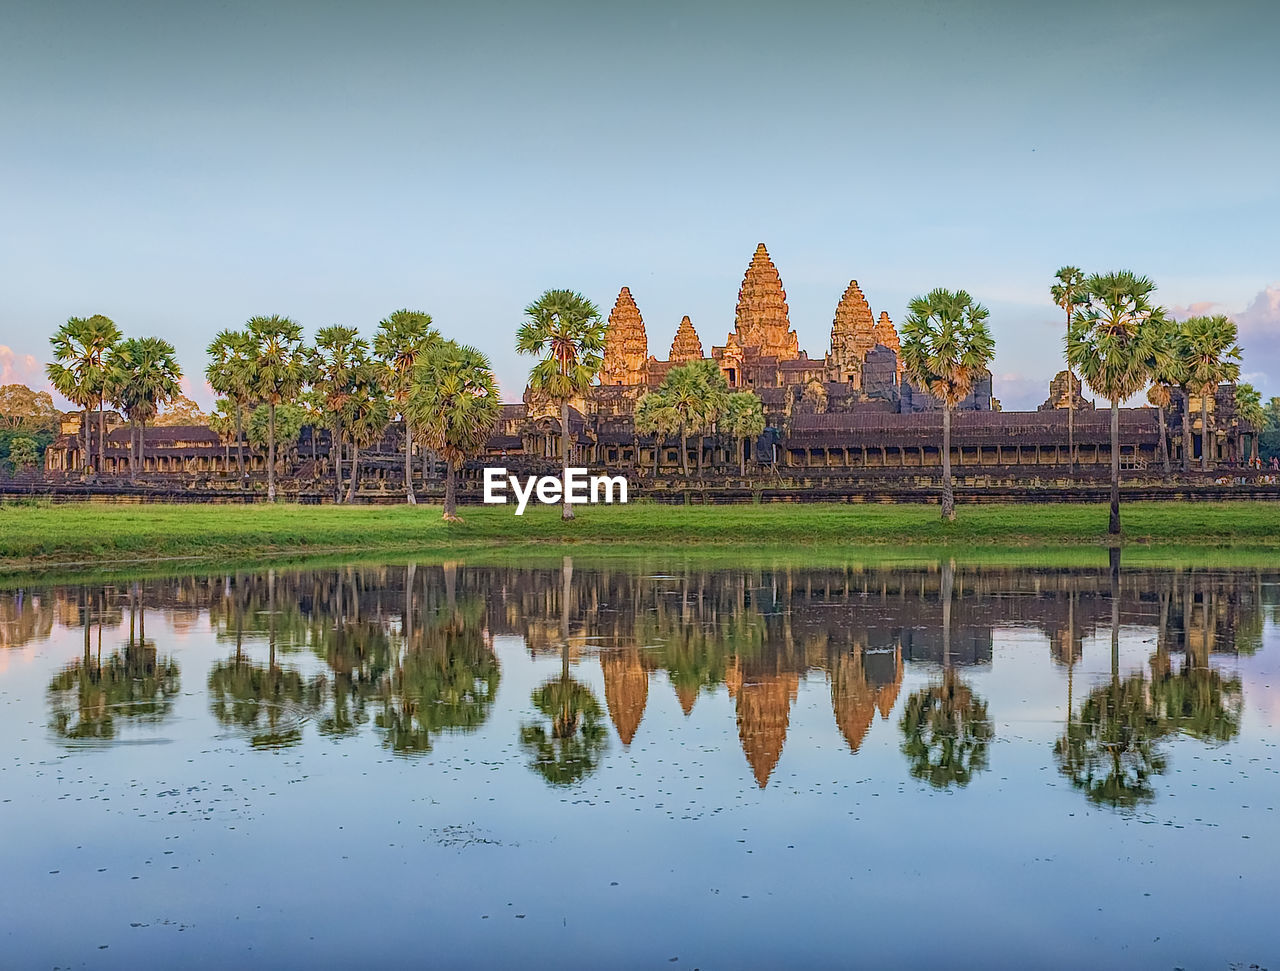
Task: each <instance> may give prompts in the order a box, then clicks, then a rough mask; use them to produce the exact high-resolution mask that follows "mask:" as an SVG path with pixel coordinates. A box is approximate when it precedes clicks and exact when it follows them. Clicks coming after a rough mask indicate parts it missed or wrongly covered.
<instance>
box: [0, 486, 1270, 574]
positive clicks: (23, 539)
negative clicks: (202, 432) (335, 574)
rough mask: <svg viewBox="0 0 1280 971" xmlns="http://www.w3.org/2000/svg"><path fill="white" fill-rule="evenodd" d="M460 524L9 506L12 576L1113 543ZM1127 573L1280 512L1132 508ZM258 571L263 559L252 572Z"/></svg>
mask: <svg viewBox="0 0 1280 971" xmlns="http://www.w3.org/2000/svg"><path fill="white" fill-rule="evenodd" d="M463 512H464V516H465V521H464V522H462V523H456V524H452V525H449V524H446V523H444V522H442V521H441V519H440V514H439V510H438V509H436V508H433V507H427V506H418V507H407V506H355V507H341V506H290V505H280V506H262V505H254V506H233V505H216V506H203V505H115V504H103V505H97V504H84V505H63V506H47V505H42V506H2V507H0V569H4V570H7V571H15V570H23V569H30V568H32V567H39V566H49V565H53V564H71V563H81V564H86V565H88V564H104V561H105V562H121V561H128V560H135V561H136V560H160V559H165V558H174V557H200V558H202V559H206V560H218V561H224V562H229V561H233V560H240V561H243V560H244V559H245V558H255V559H256V558H266V557H270V558H272V559H273V560H274V559H276V558H296V557H304V556H305V557H308V558H314V557H316V556H320V555H325V554H334V555H335V556H339V557H341V558H343V559H351V558H352V557H363V556H364V555H366V554H368V555H371V556H373V557H375V558H382V559H385V558H387V557H389V556H392V555H399V556H405V555H413V556H415V557H418V556H421V557H423V558H427V559H431V558H440V557H445V556H448V557H454V556H461V555H462V554H466V558H467V559H468V560H469V561H474V560H475V559H476V558H477V556H483V557H484V558H485V559H495V558H496V559H510V558H520V559H526V558H530V557H538V556H545V555H555V556H558V555H560V554H561V553H563V552H574V553H575V555H590V556H593V557H594V556H605V557H612V556H628V557H632V556H637V557H641V558H644V556H645V555H646V554H661V555H662V556H663V557H664V558H666V559H670V558H671V557H676V558H682V557H689V556H694V557H696V558H697V559H699V560H702V559H703V558H706V559H707V560H708V561H715V560H717V559H720V560H721V561H722V562H725V563H735V564H741V563H744V562H754V561H756V560H764V561H776V560H783V559H787V558H788V557H789V555H790V554H799V555H801V556H803V558H804V561H805V562H806V563H814V562H824V561H828V560H830V561H832V562H843V563H848V562H856V561H869V562H878V563H883V562H897V561H899V560H901V561H914V562H919V561H921V560H930V559H934V560H936V559H937V557H938V556H939V555H946V556H951V557H956V558H959V559H964V560H965V561H968V562H992V563H994V562H999V563H1002V564H1008V565H1019V564H1021V565H1028V564H1033V563H1034V564H1038V565H1044V566H1072V565H1079V566H1086V565H1089V566H1091V565H1094V564H1095V562H1096V561H1097V560H1098V557H1099V555H1100V554H1101V555H1102V556H1103V557H1104V558H1105V553H1102V551H1101V549H1100V548H1101V547H1104V546H1105V545H1106V544H1107V542H1108V537H1107V534H1106V526H1107V515H1106V507H1105V506H1102V505H1096V506H1094V505H1087V506H1086V505H1034V504H1029V503H1028V504H1016V505H991V506H965V507H962V508H961V509H960V515H959V518H958V520H957V521H956V522H955V523H952V524H943V523H941V522H940V521H939V520H938V512H937V507H935V506H905V505H793V504H775V505H761V506H693V507H680V506H675V507H669V506H654V505H632V506H626V507H614V508H603V507H595V508H585V509H582V510H580V513H579V518H578V519H577V520H575V521H574V522H572V523H568V524H562V523H561V522H560V519H559V513H558V511H557V510H555V509H547V508H537V509H531V510H529V511H528V512H527V513H526V514H525V515H524V516H522V517H516V516H514V515H512V513H511V507H509V506H507V507H492V508H488V507H485V508H469V509H465V510H464V511H463ZM1123 515H1124V525H1125V536H1124V541H1125V544H1126V547H1127V550H1126V555H1125V561H1126V564H1129V563H1132V564H1134V565H1142V564H1145V565H1152V566H1157V565H1165V564H1168V563H1170V562H1176V561H1178V560H1183V561H1185V562H1187V563H1195V564H1197V565H1205V564H1206V563H1207V562H1217V563H1220V564H1221V565H1249V564H1251V563H1255V562H1256V563H1258V565H1262V563H1263V561H1264V560H1266V561H1270V560H1274V558H1275V556H1276V554H1277V552H1280V502H1275V503H1270V502H1241V503H1133V504H1132V505H1129V506H1127V507H1125V509H1124V512H1123ZM242 565H247V564H243V563H242Z"/></svg>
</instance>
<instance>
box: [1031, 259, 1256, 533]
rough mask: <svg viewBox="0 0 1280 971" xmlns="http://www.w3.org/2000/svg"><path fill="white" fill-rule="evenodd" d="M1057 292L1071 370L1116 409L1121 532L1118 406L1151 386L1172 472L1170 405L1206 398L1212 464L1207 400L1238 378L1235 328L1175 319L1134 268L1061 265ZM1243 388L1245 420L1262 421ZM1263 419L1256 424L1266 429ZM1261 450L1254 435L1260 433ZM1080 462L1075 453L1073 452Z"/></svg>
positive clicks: (1114, 508)
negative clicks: (1179, 395) (1178, 394)
mask: <svg viewBox="0 0 1280 971" xmlns="http://www.w3.org/2000/svg"><path fill="white" fill-rule="evenodd" d="M1057 280H1058V282H1057V283H1055V284H1053V286H1052V287H1051V293H1052V294H1053V296H1054V298H1055V300H1056V301H1058V303H1059V306H1062V307H1064V308H1065V309H1066V312H1067V333H1066V350H1067V368H1068V373H1069V374H1070V373H1072V372H1074V371H1077V370H1078V371H1079V372H1080V375H1081V377H1082V378H1083V380H1084V382H1085V384H1087V385H1088V386H1089V387H1090V388H1091V389H1092V390H1093V391H1094V393H1096V394H1098V395H1100V396H1102V397H1103V398H1106V399H1107V400H1108V401H1109V402H1110V405H1111V518H1110V524H1109V530H1110V532H1111V533H1113V534H1114V533H1119V532H1120V413H1119V409H1120V403H1121V402H1122V401H1125V400H1126V399H1128V398H1132V397H1133V396H1134V395H1136V394H1138V393H1139V392H1141V391H1142V390H1143V389H1144V388H1145V389H1148V398H1149V400H1150V401H1151V403H1152V404H1153V405H1155V406H1156V408H1157V411H1158V413H1159V420H1160V448H1161V454H1162V460H1163V464H1164V470H1165V474H1166V475H1168V474H1169V472H1170V468H1169V466H1170V460H1169V449H1168V439H1167V434H1166V425H1165V408H1166V407H1168V405H1169V402H1170V400H1171V399H1172V390H1173V389H1174V388H1180V389H1182V390H1183V391H1184V392H1185V393H1186V394H1187V396H1188V401H1189V400H1190V396H1191V395H1199V397H1200V420H1201V430H1202V437H1201V450H1200V461H1201V468H1202V469H1205V470H1207V469H1208V468H1209V462H1210V452H1211V447H1210V441H1211V439H1210V435H1209V398H1210V396H1211V395H1214V394H1215V393H1216V392H1217V389H1218V386H1219V385H1220V384H1222V383H1223V382H1233V381H1235V380H1237V379H1238V378H1239V377H1240V364H1239V362H1240V347H1239V345H1238V344H1237V332H1236V325H1235V323H1234V322H1232V321H1231V320H1230V319H1229V318H1228V317H1225V316H1223V315H1221V314H1218V315H1214V316H1196V317H1191V318H1189V319H1187V320H1183V321H1176V320H1174V319H1173V318H1172V316H1171V315H1170V314H1169V313H1168V312H1167V311H1166V310H1165V308H1163V307H1161V306H1159V305H1158V304H1157V303H1156V302H1155V290H1156V287H1155V284H1154V283H1152V282H1151V280H1150V279H1149V278H1147V277H1145V276H1139V275H1137V274H1135V273H1133V272H1131V271H1129V270H1120V271H1117V272H1114V273H1095V274H1093V275H1092V276H1088V277H1086V276H1084V274H1083V273H1082V272H1081V271H1080V270H1078V269H1077V268H1075V267H1063V268H1062V269H1061V270H1059V271H1058V274H1057ZM1255 395H1256V393H1255V392H1253V390H1252V389H1250V388H1247V387H1246V388H1245V389H1244V397H1243V400H1244V401H1245V407H1244V409H1243V410H1244V411H1245V412H1246V413H1245V415H1244V417H1245V418H1246V420H1249V421H1251V422H1252V421H1254V420H1255V419H1257V418H1258V417H1259V416H1258V414H1257V411H1256V410H1255V409H1253V408H1252V407H1251V405H1250V404H1249V401H1250V400H1253V401H1255V402H1256V397H1254V396H1255ZM1260 426H1261V422H1260V421H1258V422H1257V423H1256V425H1255V427H1260ZM1182 442H1183V444H1182V461H1183V469H1184V471H1186V470H1189V468H1190V460H1191V450H1192V444H1191V420H1190V415H1189V414H1188V415H1184V417H1183V421H1182ZM1255 447H1256V435H1255ZM1073 458H1074V454H1073Z"/></svg>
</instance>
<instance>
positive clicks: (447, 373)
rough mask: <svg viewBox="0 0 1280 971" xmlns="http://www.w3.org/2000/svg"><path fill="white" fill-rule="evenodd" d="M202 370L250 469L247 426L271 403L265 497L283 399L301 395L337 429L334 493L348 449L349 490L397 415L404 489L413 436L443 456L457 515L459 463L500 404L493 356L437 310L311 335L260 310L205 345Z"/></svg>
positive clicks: (319, 423)
mask: <svg viewBox="0 0 1280 971" xmlns="http://www.w3.org/2000/svg"><path fill="white" fill-rule="evenodd" d="M208 354H209V358H210V362H209V366H208V368H207V370H206V372H205V376H206V377H207V378H208V381H209V384H210V386H211V387H212V388H213V389H214V390H215V391H216V392H217V393H218V394H219V395H221V396H222V397H221V398H220V399H219V402H218V407H217V409H216V412H215V420H216V421H217V422H218V427H222V428H226V429H228V430H229V431H230V433H231V435H232V436H234V441H235V442H236V449H237V462H238V464H239V468H240V471H241V474H242V475H243V474H244V445H243V434H242V432H243V427H244V421H245V416H246V414H248V413H250V412H251V409H255V408H259V409H265V411H266V424H267V498H268V499H269V500H272V501H274V500H275V498H276V445H277V438H278V430H279V429H278V424H279V421H278V419H279V416H280V409H282V408H289V407H290V406H293V405H294V404H295V403H297V402H300V403H301V404H300V405H299V406H298V407H300V408H301V409H302V414H304V415H305V416H306V418H307V420H308V422H309V423H310V424H311V425H312V427H313V428H320V427H323V428H327V429H328V430H329V432H330V434H331V435H332V441H333V444H332V448H331V455H332V457H333V470H334V484H335V495H336V497H337V498H338V499H339V501H341V499H342V494H343V486H344V481H343V480H344V474H343V467H344V454H348V455H349V456H350V476H349V478H348V479H347V481H346V483H345V485H346V498H347V500H348V501H349V500H351V499H352V498H353V497H354V496H355V492H356V488H357V485H358V482H359V468H360V453H361V451H362V450H363V449H368V448H370V447H371V446H372V445H374V444H375V443H376V442H378V441H379V440H381V438H382V437H383V435H384V434H385V433H386V429H387V425H388V424H389V423H390V422H391V420H392V418H394V417H396V416H397V415H398V416H399V417H400V418H401V419H402V420H403V422H404V426H405V442H404V472H405V475H404V478H405V499H406V501H407V502H409V503H414V502H416V501H417V499H416V497H415V495H414V491H413V475H412V461H413V445H414V443H415V442H418V443H420V444H422V445H423V446H424V447H425V448H426V449H427V450H429V451H430V452H431V453H433V454H435V455H439V456H440V457H441V458H443V459H444V460H445V463H446V468H447V472H446V479H445V483H446V484H445V509H444V515H445V518H448V519H452V518H456V504H457V503H456V485H455V481H456V477H457V469H458V467H459V466H460V465H461V464H462V462H463V461H465V459H466V458H467V457H468V456H470V455H472V454H474V453H475V452H476V451H477V450H478V449H479V448H480V447H481V446H482V445H483V443H484V441H485V439H486V438H487V437H488V435H489V433H490V432H491V431H492V429H493V426H494V424H495V423H496V422H497V419H498V414H499V410H500V407H501V405H500V403H499V400H498V388H497V382H496V380H495V378H494V376H493V369H492V368H491V367H490V365H489V360H488V358H487V357H485V356H484V355H483V354H481V353H480V352H479V351H477V350H476V349H475V348H473V347H469V346H465V345H462V344H459V343H457V342H456V341H452V340H447V339H445V338H444V337H442V336H441V335H440V333H439V332H438V331H437V330H436V329H435V328H434V327H433V326H432V323H431V315H430V314H426V313H423V312H422V311H417V310H397V311H395V312H394V313H392V314H390V315H388V316H387V317H386V318H385V319H383V320H382V321H380V322H379V323H378V328H377V332H376V334H375V335H374V338H373V341H372V342H370V341H367V340H365V339H364V338H362V337H361V336H360V334H359V331H358V330H357V329H356V328H354V327H346V326H340V325H334V326H331V327H324V328H321V330H320V331H319V332H318V333H317V334H316V338H315V342H314V343H313V344H307V343H306V342H305V341H304V339H303V336H302V328H301V326H300V325H299V324H298V323H297V322H295V321H293V320H291V319H289V318H288V317H280V316H271V317H254V318H252V319H251V320H249V322H248V323H247V324H246V325H245V327H244V328H243V329H242V330H224V331H222V332H221V333H219V334H218V335H217V336H216V337H215V338H214V340H213V342H212V343H211V344H210V345H209V348H208Z"/></svg>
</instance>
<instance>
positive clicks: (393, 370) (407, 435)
mask: <svg viewBox="0 0 1280 971" xmlns="http://www.w3.org/2000/svg"><path fill="white" fill-rule="evenodd" d="M439 339H440V334H439V332H438V331H436V329H435V328H433V327H432V326H431V315H430V314H427V313H423V312H422V311H420V310H397V311H395V312H394V313H392V314H390V315H388V316H387V317H386V319H384V320H381V321H379V322H378V333H377V334H376V335H375V336H374V338H373V352H374V353H375V354H377V355H378V358H379V359H380V360H381V361H382V363H383V365H384V366H385V367H386V371H387V374H386V379H385V381H384V384H385V386H386V388H387V390H388V391H389V392H390V394H391V400H392V401H394V402H395V405H396V409H397V410H398V411H399V412H400V417H401V418H402V419H403V420H404V423H405V424H404V492H405V501H406V502H408V503H409V505H413V504H415V503H416V502H417V501H418V499H417V497H416V496H415V495H414V494H413V464H412V462H413V429H412V428H411V427H410V426H409V419H408V418H407V417H405V413H404V403H405V401H407V400H408V398H409V388H410V385H411V384H412V383H413V368H414V365H415V364H416V363H417V362H418V357H419V356H420V355H421V354H422V353H423V351H425V350H426V349H427V348H428V347H429V346H430V345H431V344H432V343H434V342H435V341H438V340H439Z"/></svg>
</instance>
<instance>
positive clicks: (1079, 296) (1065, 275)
mask: <svg viewBox="0 0 1280 971" xmlns="http://www.w3.org/2000/svg"><path fill="white" fill-rule="evenodd" d="M1054 280H1055V281H1056V282H1055V283H1054V284H1053V285H1052V286H1050V287H1049V295H1050V296H1051V297H1053V302H1054V303H1055V304H1057V305H1058V306H1059V307H1061V308H1062V310H1063V311H1064V312H1065V313H1066V315H1067V329H1068V330H1070V329H1071V315H1072V314H1074V313H1075V310H1076V308H1077V307H1079V306H1080V305H1081V304H1083V303H1084V302H1085V301H1086V300H1087V299H1088V291H1087V290H1086V289H1085V274H1084V270H1082V269H1080V268H1079V267H1078V266H1064V267H1062V268H1061V269H1060V270H1058V272H1057V273H1055V274H1054ZM1067 390H1068V391H1069V392H1070V395H1069V396H1068V398H1067V455H1068V458H1069V461H1070V462H1071V468H1072V469H1074V468H1075V467H1076V389H1075V372H1074V371H1073V370H1072V367H1071V362H1070V361H1067Z"/></svg>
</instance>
